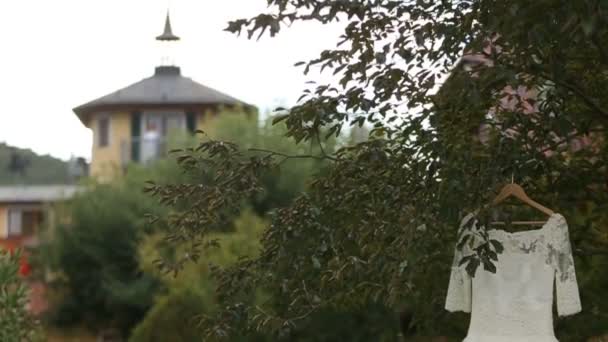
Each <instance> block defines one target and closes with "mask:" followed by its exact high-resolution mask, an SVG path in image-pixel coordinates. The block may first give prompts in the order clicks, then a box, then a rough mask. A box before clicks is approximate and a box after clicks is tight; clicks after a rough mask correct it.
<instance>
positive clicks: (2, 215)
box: [0, 204, 8, 239]
mask: <svg viewBox="0 0 608 342" xmlns="http://www.w3.org/2000/svg"><path fill="white" fill-rule="evenodd" d="M6 215H8V209H7V207H6V205H5V204H0V239H4V238H6V236H7V235H8V227H7V226H6V224H7V223H8V218H7V216H6Z"/></svg>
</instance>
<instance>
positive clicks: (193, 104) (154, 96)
mask: <svg viewBox="0 0 608 342" xmlns="http://www.w3.org/2000/svg"><path fill="white" fill-rule="evenodd" d="M156 40H157V41H158V42H159V44H161V45H164V46H163V48H164V49H163V53H162V57H161V63H160V65H158V66H157V67H156V69H155V72H154V74H153V75H152V76H150V77H147V78H144V79H142V80H141V81H138V82H135V83H133V84H131V85H129V86H126V87H124V88H122V89H119V90H116V91H114V92H112V93H110V94H107V95H105V96H102V97H100V98H97V99H95V100H92V101H89V102H87V103H84V104H82V105H80V106H77V107H75V108H74V109H73V111H74V113H75V114H76V115H77V116H78V118H79V119H80V121H81V122H82V123H83V124H84V126H86V127H87V128H89V129H91V130H92V131H93V148H92V155H91V166H90V173H91V175H92V176H93V177H96V178H98V179H99V180H102V181H103V180H109V179H112V178H114V177H116V176H117V175H119V174H121V173H122V172H123V171H124V170H125V167H126V166H127V165H128V164H129V163H149V162H151V161H153V160H155V159H158V158H161V157H163V156H164V155H165V151H166V147H167V146H166V143H167V138H168V136H169V134H171V133H177V134H180V133H184V134H186V133H193V132H194V131H195V130H197V129H203V130H207V128H208V126H209V125H210V122H211V121H212V118H213V117H215V116H217V115H218V114H219V113H220V111H221V110H222V109H230V110H231V111H232V112H235V111H237V112H241V111H242V112H243V113H244V114H246V115H251V114H254V113H256V112H257V109H256V108H255V107H254V106H252V105H249V104H247V103H245V102H243V101H240V100H238V99H236V98H234V97H232V96H230V95H227V94H225V93H223V92H220V91H218V90H215V89H213V88H210V87H207V86H205V85H202V84H200V83H197V82H195V81H193V80H192V79H190V78H187V77H184V76H182V75H181V70H180V68H179V67H178V66H177V65H176V63H175V60H174V59H173V56H172V51H171V50H172V48H173V46H172V45H175V44H176V43H177V42H179V40H180V38H179V37H178V36H177V35H175V34H174V33H173V30H172V27H171V19H170V16H169V12H167V16H166V19H165V27H164V30H163V33H162V34H161V35H159V36H157V37H156Z"/></svg>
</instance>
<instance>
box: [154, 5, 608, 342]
mask: <svg viewBox="0 0 608 342" xmlns="http://www.w3.org/2000/svg"><path fill="white" fill-rule="evenodd" d="M268 5H269V7H268V11H267V13H263V14H260V15H259V16H256V17H253V18H250V19H239V20H235V21H233V22H231V23H229V25H228V28H227V30H228V31H230V32H235V33H240V32H243V31H245V32H247V34H248V36H249V37H250V38H251V37H253V36H257V35H263V34H264V33H265V32H269V33H270V34H271V35H276V34H279V32H280V31H281V30H283V29H285V27H287V26H289V25H291V24H294V23H297V22H302V21H314V22H319V23H321V24H326V23H329V22H333V21H341V22H343V23H344V33H343V35H342V37H341V41H340V42H339V43H338V45H337V47H336V48H335V49H333V50H327V51H323V52H322V53H321V54H320V56H319V57H318V58H316V59H313V60H311V61H309V62H304V63H299V65H302V66H303V67H304V68H305V70H304V72H310V71H311V70H313V69H315V68H318V69H321V70H322V69H328V70H331V71H333V72H334V75H335V82H333V83H330V84H321V85H317V86H316V87H315V88H312V89H309V90H307V91H305V92H304V94H303V96H302V98H301V101H300V102H299V103H298V105H296V106H294V107H292V108H290V109H289V110H287V111H285V112H284V113H282V115H281V116H280V117H278V118H277V119H276V120H275V123H279V122H281V123H284V124H285V125H286V127H287V134H286V136H287V137H288V138H292V139H294V140H295V141H297V142H309V143H310V142H313V143H317V144H322V143H323V140H324V139H325V138H326V135H324V134H321V132H328V133H329V134H330V135H331V134H340V133H341V132H343V131H344V130H345V129H346V128H347V127H349V126H353V125H361V124H363V123H368V124H371V125H372V126H373V130H372V131H371V132H370V136H371V138H372V139H370V140H369V141H366V142H362V143H358V144H354V145H349V146H344V147H341V148H339V149H338V150H336V151H335V152H334V153H327V152H325V151H323V150H322V149H320V150H319V151H318V153H316V154H314V155H285V154H282V153H273V152H264V151H261V152H260V151H257V153H244V152H243V151H242V150H241V149H240V148H239V147H238V145H236V144H233V143H230V142H224V141H218V140H205V141H203V142H201V143H200V145H199V146H198V147H197V148H196V149H192V150H187V151H183V152H182V153H181V155H180V156H179V160H180V164H181V166H182V167H183V168H184V169H185V170H186V171H188V172H194V173H196V172H210V177H209V179H210V181H209V182H207V183H205V184H181V185H178V186H175V185H172V186H156V185H152V186H151V187H150V188H149V191H150V192H151V193H152V194H153V195H157V196H162V197H164V198H167V199H168V200H167V203H169V204H172V203H175V202H180V201H181V202H187V203H190V204H191V205H190V206H189V207H187V208H186V210H184V211H183V212H181V213H180V214H179V215H174V216H170V217H168V218H167V219H166V220H164V221H163V222H162V223H163V224H167V225H168V226H170V227H171V229H172V231H173V232H179V234H177V235H175V234H174V235H172V237H174V239H173V240H171V241H173V242H180V241H182V242H184V243H185V244H186V245H189V246H190V250H189V252H188V253H187V254H186V257H185V258H183V261H184V262H187V261H190V260H193V261H196V260H197V257H196V256H197V255H199V254H200V251H201V250H204V249H205V248H207V247H210V245H209V244H206V243H203V242H202V241H203V240H204V237H205V236H206V235H207V234H208V233H209V230H208V227H210V226H212V225H213V224H215V222H216V221H217V220H218V216H217V214H216V213H218V212H221V211H223V210H229V211H238V210H239V208H240V204H239V203H240V200H241V199H242V198H243V197H244V196H252V195H254V194H256V193H258V192H259V191H261V190H262V186H261V184H262V183H261V179H260V175H262V174H263V173H264V172H267V170H271V169H273V168H276V167H277V166H279V165H282V163H284V162H285V161H293V160H295V161H294V162H296V163H297V161H298V160H300V159H305V158H312V159H318V160H325V161H327V162H328V163H329V164H330V165H329V166H328V169H327V172H326V173H324V174H322V175H319V176H317V177H315V179H314V181H313V182H312V183H311V186H310V188H309V189H308V191H307V192H306V193H305V194H302V195H301V196H299V197H298V198H296V199H295V200H294V201H293V202H292V203H291V204H290V205H289V206H286V207H284V208H281V209H279V210H277V211H276V212H274V214H273V215H272V223H271V225H270V227H269V228H268V229H267V230H266V231H265V232H264V234H263V236H262V251H261V253H260V255H259V257H256V258H247V259H243V260H241V261H240V262H239V263H237V264H236V265H234V266H232V267H228V268H223V269H219V270H218V272H217V273H216V276H217V277H218V281H219V284H218V287H217V291H218V298H219V299H220V301H221V302H222V303H223V306H222V308H223V309H222V310H221V311H220V312H219V313H218V314H217V315H216V316H215V317H210V318H208V319H207V320H204V321H203V322H202V323H203V326H204V328H205V331H206V334H207V335H206V337H207V338H209V339H211V338H221V337H226V336H230V334H231V333H234V332H236V331H237V330H238V329H237V327H242V326H243V324H244V326H246V327H247V328H249V329H252V330H264V331H270V332H273V333H275V334H277V335H278V336H285V334H289V333H291V332H293V331H295V330H297V329H298V327H301V326H303V325H306V323H307V322H309V321H311V320H314V319H315V315H316V314H318V313H319V312H322V311H323V310H324V309H326V308H339V309H341V310H352V311H355V310H357V309H360V308H361V307H362V306H363V305H365V304H366V303H369V302H380V303H382V304H383V305H385V306H386V307H392V308H397V307H399V306H400V305H403V304H405V303H407V304H408V306H410V307H413V308H414V311H415V313H414V320H413V322H412V325H415V326H416V327H417V329H418V331H419V332H420V333H421V334H423V333H429V334H435V335H444V334H445V335H452V336H462V335H464V331H465V329H466V326H465V322H466V320H462V319H460V317H456V318H455V317H454V316H455V315H451V314H447V313H446V312H445V311H444V310H443V303H444V298H445V290H446V286H447V275H448V271H449V266H450V262H451V258H452V253H453V246H454V245H455V244H456V242H457V238H462V237H457V236H456V227H457V226H458V222H459V219H460V218H461V217H462V215H463V214H464V213H466V212H469V211H472V210H476V209H479V208H486V207H487V206H486V203H489V202H490V199H491V198H492V196H494V195H495V193H496V190H497V189H498V188H499V187H500V186H502V185H503V184H504V183H505V182H508V181H510V180H511V177H513V178H515V179H516V180H517V182H518V183H520V184H522V185H524V187H525V188H526V189H527V191H528V192H529V193H530V194H533V196H534V197H535V198H537V199H538V200H539V201H540V202H542V203H544V204H546V205H547V206H550V207H553V208H556V209H557V210H559V211H560V212H561V213H562V214H563V215H564V216H565V217H566V218H567V219H568V221H569V223H570V232H571V239H572V241H573V245H574V246H575V250H574V253H575V257H576V265H577V270H578V272H579V273H580V277H581V284H580V285H581V295H582V300H583V307H584V311H583V313H581V314H579V315H578V316H577V317H575V318H572V319H565V320H559V321H558V322H557V324H556V325H557V333H558V335H559V337H560V338H562V339H563V340H566V341H570V340H572V341H580V340H582V339H584V338H586V337H588V336H591V335H592V334H599V333H601V329H605V327H602V324H601V322H605V321H606V315H607V306H606V303H605V301H596V300H594V299H597V298H599V297H598V296H600V295H601V290H599V287H602V286H603V287H605V286H606V284H607V283H608V279H607V278H606V276H605V275H599V274H598V272H596V271H594V270H597V268H598V267H601V266H600V265H605V263H606V255H607V254H608V238H607V236H608V231H607V229H606V227H607V226H606V222H607V219H608V218H607V215H606V212H608V211H607V209H608V208H607V207H606V206H607V205H608V204H607V203H608V191H607V190H608V189H607V185H608V182H607V179H606V175H607V174H608V169H607V168H608V165H607V163H608V158H607V157H608V150H607V149H608V147H607V144H606V143H605V142H606V139H607V135H606V124H607V123H608V94H606V89H608V88H606V87H605V85H606V81H607V79H606V78H607V77H608V73H607V72H606V66H607V64H608V59H607V55H606V50H605V49H606V48H605V42H606V41H607V40H608V25H606V21H607V16H606V13H607V12H606V11H608V7H607V3H606V2H604V1H592V0H584V1H576V2H570V1H560V0H540V1H534V2H529V1H497V0H493V1H490V0H487V1H486V0H477V1H472V0H471V1H393V0H378V1H323V0H298V1H295V0H269V1H268ZM467 54H473V55H479V56H481V58H482V62H481V63H476V64H475V65H472V66H470V67H469V66H467V67H465V65H464V64H465V63H464V60H463V59H462V58H463V55H467ZM447 75H450V76H449V77H447ZM438 89H440V90H439V91H438ZM480 128H481V129H480ZM250 152H256V151H250ZM482 216H483V215H482ZM464 235H465V236H466V235H467V232H466V231H465V234H464ZM176 236H180V237H181V238H180V239H175V237H176ZM473 240H478V241H476V244H475V246H477V247H476V249H475V251H476V253H475V254H474V255H473V256H472V257H471V258H469V259H468V261H469V263H470V264H469V267H468V269H469V270H470V272H471V273H472V274H474V273H475V272H476V271H478V267H483V268H484V269H486V270H490V271H493V267H494V264H493V260H495V259H496V256H497V255H499V254H500V250H501V248H500V244H496V243H493V242H492V241H487V240H486V239H484V238H483V236H482V237H481V239H480V238H479V237H477V238H475V239H471V238H469V242H467V243H470V242H471V241H473ZM180 265H182V264H180V263H175V264H166V263H165V264H162V265H161V266H162V267H164V268H166V269H171V270H175V269H178V268H179V266H180ZM176 267H177V268H176ZM259 290H262V291H264V292H266V293H269V294H272V296H271V298H272V300H269V301H268V302H267V303H265V305H251V303H248V302H246V301H243V300H242V298H246V297H247V294H248V293H251V292H252V291H259Z"/></svg>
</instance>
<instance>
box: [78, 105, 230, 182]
mask: <svg viewBox="0 0 608 342" xmlns="http://www.w3.org/2000/svg"><path fill="white" fill-rule="evenodd" d="M175 110H176V111H183V110H184V109H183V108H182V109H175ZM196 111H197V113H198V115H197V118H196V129H199V130H202V131H204V132H205V133H207V135H208V136H209V137H211V138H213V137H214V122H215V121H216V120H217V118H218V117H219V116H220V115H222V113H220V114H215V111H214V110H212V109H209V108H198V109H196ZM238 111H240V110H239V109H235V110H226V111H225V113H224V114H227V115H231V114H234V113H235V112H238ZM103 115H106V116H108V117H109V118H110V139H109V144H108V146H104V147H100V146H99V144H98V140H99V136H98V118H99V117H100V116H103ZM88 126H89V128H90V129H91V130H92V131H93V151H92V158H91V166H90V173H91V176H93V177H94V178H96V179H97V180H99V181H102V182H104V181H110V180H112V179H114V178H115V177H116V176H119V175H121V174H122V166H123V165H122V162H123V158H124V157H127V158H128V159H129V160H130V157H131V113H130V112H110V113H96V114H94V115H92V118H91V120H90V121H89V123H88ZM197 138H199V139H200V138H201V137H200V136H198V137H197ZM125 153H126V155H125Z"/></svg>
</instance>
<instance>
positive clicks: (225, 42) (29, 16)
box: [0, 0, 341, 159]
mask: <svg viewBox="0 0 608 342" xmlns="http://www.w3.org/2000/svg"><path fill="white" fill-rule="evenodd" d="M168 5H169V0H86V1H83V0H52V1H49V0H18V1H17V0H12V1H9V0H3V1H1V2H0V32H2V36H1V39H2V41H1V42H0V44H2V47H1V48H0V68H1V70H2V72H1V75H2V76H1V77H0V99H2V106H1V107H0V142H6V143H8V144H10V145H14V146H18V147H22V148H30V149H32V150H34V151H35V152H37V153H40V154H51V155H53V156H55V157H59V158H62V159H67V158H69V157H70V156H71V155H74V156H83V157H86V158H90V154H91V143H92V141H91V133H90V131H89V130H88V129H87V128H85V127H84V126H83V125H82V124H81V123H80V121H79V120H78V119H77V118H76V115H75V114H74V113H73V112H72V108H73V107H75V106H77V105H80V104H83V103H85V102H88V101H90V100H93V99H95V98H98V97H101V96H103V95H106V94H107V93H110V92H112V91H115V90H118V89H119V88H122V87H125V86H127V85H129V84H131V83H134V82H137V81H139V80H141V79H142V78H145V77H149V76H151V75H152V73H153V71H154V67H155V66H156V65H158V64H159V62H160V51H159V49H158V45H157V44H156V41H155V40H154V37H156V36H157V35H159V34H161V33H162V29H163V26H164V19H165V14H166V9H167V6H168ZM170 7H171V23H172V26H173V31H174V33H175V34H177V35H178V36H180V37H181V39H182V40H181V41H180V43H179V51H178V54H177V56H176V60H177V64H178V65H179V66H180V67H181V68H182V74H183V75H184V76H186V77H190V78H192V79H194V80H195V81H197V82H200V83H202V84H205V85H207V86H210V87H212V88H216V89H218V90H220V91H223V92H225V93H228V94H230V95H232V96H234V97H237V98H239V99H241V100H243V101H246V102H249V103H252V104H255V105H257V106H258V107H260V109H261V110H264V109H268V108H271V107H273V106H276V105H277V104H281V105H291V104H294V103H295V100H296V99H297V98H298V97H299V95H300V94H301V90H302V89H303V88H304V82H305V81H306V80H307V78H305V77H304V76H303V75H302V72H301V71H302V69H301V68H295V67H293V64H294V63H296V62H298V61H300V60H308V59H310V58H315V57H316V56H317V54H318V53H319V52H320V51H321V50H323V49H327V48H332V47H334V45H335V43H336V42H337V37H338V35H339V34H340V33H341V30H340V27H338V26H336V25H333V26H321V25H315V24H299V25H295V26H294V27H291V28H290V29H288V30H286V31H284V32H282V33H281V34H279V36H277V37H275V38H272V39H271V38H268V37H267V38H263V39H261V40H260V41H255V40H252V41H250V40H247V39H246V37H244V36H241V37H237V36H236V35H233V34H230V33H228V32H224V31H223V29H224V28H225V27H226V25H227V22H228V21H229V20H231V19H237V18H241V17H250V16H253V15H256V14H258V13H261V12H263V11H264V10H265V8H266V0H171V4H170Z"/></svg>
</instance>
